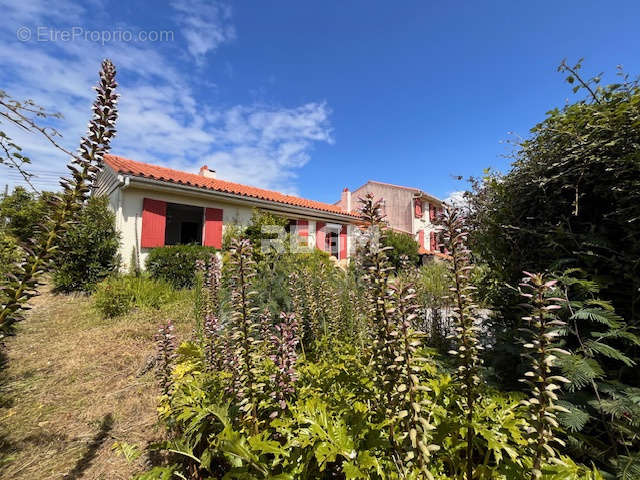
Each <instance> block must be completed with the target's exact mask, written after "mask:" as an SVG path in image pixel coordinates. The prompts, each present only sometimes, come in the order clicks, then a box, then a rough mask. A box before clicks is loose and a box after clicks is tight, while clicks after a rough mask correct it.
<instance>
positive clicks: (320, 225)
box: [316, 222, 327, 251]
mask: <svg viewBox="0 0 640 480" xmlns="http://www.w3.org/2000/svg"><path fill="white" fill-rule="evenodd" d="M325 225H326V224H325V223H324V222H316V248H317V249H318V250H322V251H324V250H325V245H324V244H325V242H326V241H327V240H326V233H325V231H324V226H325Z"/></svg>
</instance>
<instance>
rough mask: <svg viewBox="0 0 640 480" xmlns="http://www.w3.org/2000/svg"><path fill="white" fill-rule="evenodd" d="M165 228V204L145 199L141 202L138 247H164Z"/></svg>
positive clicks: (160, 201)
mask: <svg viewBox="0 0 640 480" xmlns="http://www.w3.org/2000/svg"><path fill="white" fill-rule="evenodd" d="M166 227H167V202H163V201H162V200H154V199H152V198H145V199H143V201H142V234H141V236H140V247H142V248H154V247H162V246H164V232H165V229H166Z"/></svg>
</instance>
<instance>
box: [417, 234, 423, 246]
mask: <svg viewBox="0 0 640 480" xmlns="http://www.w3.org/2000/svg"><path fill="white" fill-rule="evenodd" d="M418 244H419V245H420V246H421V247H422V248H424V230H420V231H419V232H418Z"/></svg>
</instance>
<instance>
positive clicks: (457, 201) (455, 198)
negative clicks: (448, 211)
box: [444, 190, 469, 208]
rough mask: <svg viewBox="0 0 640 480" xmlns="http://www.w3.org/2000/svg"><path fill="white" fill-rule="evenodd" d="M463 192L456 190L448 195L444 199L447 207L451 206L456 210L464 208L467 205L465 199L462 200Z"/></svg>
mask: <svg viewBox="0 0 640 480" xmlns="http://www.w3.org/2000/svg"><path fill="white" fill-rule="evenodd" d="M464 193H465V192H464V190H458V191H454V192H451V193H449V196H448V197H447V198H445V200H444V201H445V202H446V203H447V204H449V205H452V206H454V207H458V208H465V207H466V206H467V205H468V203H469V202H468V201H467V199H466V198H464Z"/></svg>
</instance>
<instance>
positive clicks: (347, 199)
mask: <svg viewBox="0 0 640 480" xmlns="http://www.w3.org/2000/svg"><path fill="white" fill-rule="evenodd" d="M340 206H341V207H342V208H343V210H346V211H347V212H349V213H350V212H351V191H350V190H349V189H348V188H347V187H344V190H342V195H341V197H340Z"/></svg>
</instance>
